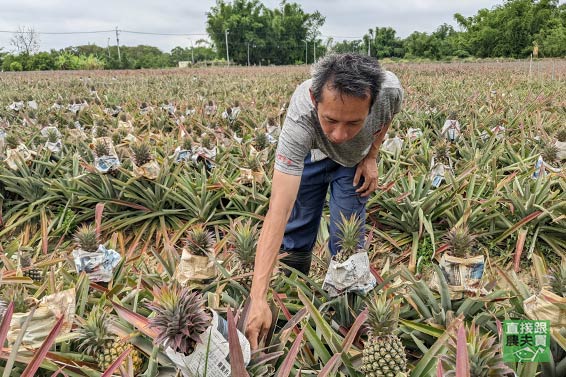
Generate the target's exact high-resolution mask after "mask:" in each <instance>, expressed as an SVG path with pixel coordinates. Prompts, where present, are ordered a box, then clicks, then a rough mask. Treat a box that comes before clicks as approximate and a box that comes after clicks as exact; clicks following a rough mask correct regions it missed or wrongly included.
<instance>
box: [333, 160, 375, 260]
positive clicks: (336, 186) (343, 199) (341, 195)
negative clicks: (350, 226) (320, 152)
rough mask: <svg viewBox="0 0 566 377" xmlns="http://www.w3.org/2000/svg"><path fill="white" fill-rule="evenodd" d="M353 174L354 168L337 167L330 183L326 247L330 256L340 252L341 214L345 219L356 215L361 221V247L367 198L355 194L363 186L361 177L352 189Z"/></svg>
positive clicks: (354, 172)
mask: <svg viewBox="0 0 566 377" xmlns="http://www.w3.org/2000/svg"><path fill="white" fill-rule="evenodd" d="M337 165H338V164H337ZM355 174H356V166H354V167H351V168H348V167H344V166H340V165H338V167H337V168H336V170H335V171H334V174H333V175H332V181H331V182H330V203H329V206H330V241H329V244H328V246H329V248H330V253H331V254H332V255H336V253H338V252H339V251H340V246H339V241H340V232H339V230H338V227H339V225H340V223H341V221H342V216H341V214H342V215H344V217H346V218H349V217H350V216H351V215H352V214H356V215H357V216H358V218H360V219H361V220H362V224H363V227H364V228H363V229H362V232H361V237H360V247H361V246H363V242H364V236H365V232H364V230H365V223H366V203H367V201H368V197H365V198H362V197H361V196H360V195H359V194H358V193H357V192H356V190H357V189H358V188H359V187H360V186H361V185H362V184H363V177H362V179H360V182H359V183H358V186H356V187H354V186H353V185H352V182H353V181H354V175H355Z"/></svg>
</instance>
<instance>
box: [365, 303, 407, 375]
mask: <svg viewBox="0 0 566 377" xmlns="http://www.w3.org/2000/svg"><path fill="white" fill-rule="evenodd" d="M367 307H368V319H367V325H368V326H369V331H368V340H367V342H365V345H364V349H363V351H362V367H361V371H362V372H364V373H365V375H366V376H368V377H373V376H390V377H395V376H398V375H399V374H400V373H406V372H407V356H406V355H405V347H404V346H403V343H402V342H401V339H399V337H398V336H397V335H395V332H396V330H397V327H398V324H397V323H398V320H399V303H398V302H395V301H394V300H389V301H388V300H387V296H386V294H384V293H381V294H378V293H374V294H373V295H372V296H370V299H369V300H368V303H367Z"/></svg>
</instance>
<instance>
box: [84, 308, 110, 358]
mask: <svg viewBox="0 0 566 377" xmlns="http://www.w3.org/2000/svg"><path fill="white" fill-rule="evenodd" d="M108 319H109V318H108V314H107V313H106V312H105V311H104V309H103V308H101V307H99V306H98V305H95V306H94V307H93V308H92V310H91V311H90V312H89V313H88V316H87V318H86V319H85V320H82V321H81V323H80V327H79V329H78V330H77V332H78V334H79V337H78V341H79V345H78V349H79V351H81V352H85V353H87V354H88V355H91V356H97V355H98V354H100V353H102V352H103V347H104V345H105V343H106V342H108V341H112V340H114V336H113V335H112V334H110V332H109V331H108Z"/></svg>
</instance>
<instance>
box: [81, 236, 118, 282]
mask: <svg viewBox="0 0 566 377" xmlns="http://www.w3.org/2000/svg"><path fill="white" fill-rule="evenodd" d="M74 241H75V246H76V249H75V250H73V253H72V254H73V259H74V262H75V268H76V270H77V273H81V272H83V271H84V272H85V273H86V274H87V275H88V277H89V279H90V281H93V282H103V283H107V282H109V281H110V280H111V279H112V275H113V271H114V268H116V266H117V265H118V263H120V260H121V259H122V257H121V255H120V254H119V253H118V252H117V251H115V250H112V249H107V248H106V247H105V246H104V245H101V244H100V243H99V240H98V235H97V234H96V230H95V228H94V227H93V226H92V225H83V226H81V227H80V228H79V229H78V230H77V231H76V232H75V237H74Z"/></svg>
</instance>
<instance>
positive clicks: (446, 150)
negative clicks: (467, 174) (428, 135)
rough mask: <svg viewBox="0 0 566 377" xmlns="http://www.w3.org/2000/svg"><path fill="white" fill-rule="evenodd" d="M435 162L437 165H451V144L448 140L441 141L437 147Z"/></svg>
mask: <svg viewBox="0 0 566 377" xmlns="http://www.w3.org/2000/svg"><path fill="white" fill-rule="evenodd" d="M434 149H435V153H434V156H435V160H436V163H442V164H444V165H450V144H449V143H448V141H446V140H441V141H439V142H437V143H436V146H435V148H434Z"/></svg>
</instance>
